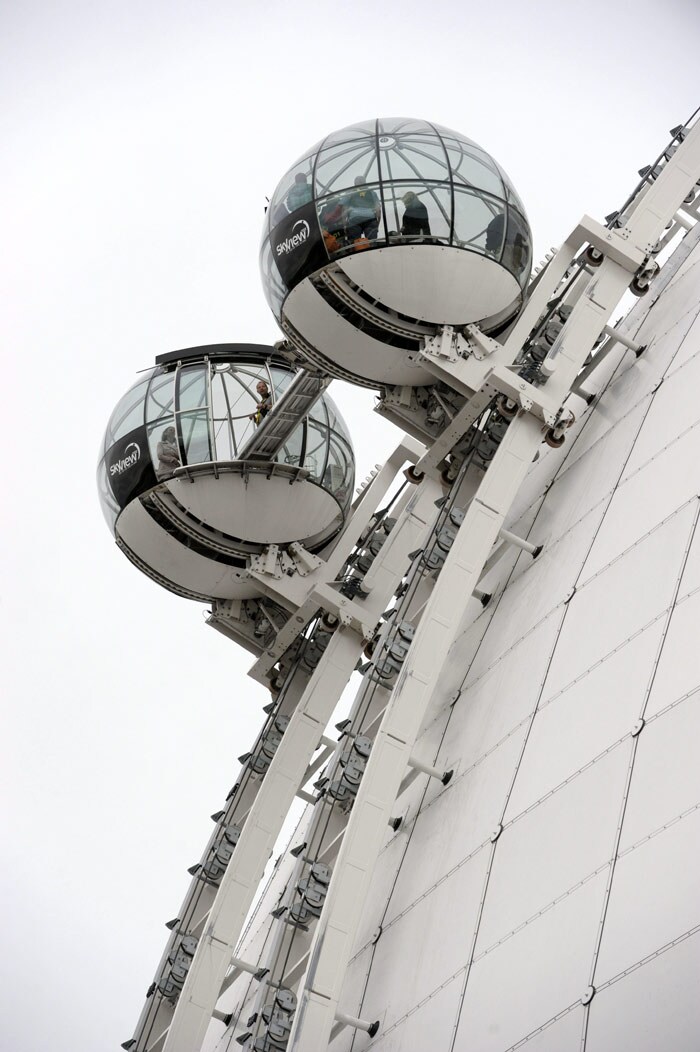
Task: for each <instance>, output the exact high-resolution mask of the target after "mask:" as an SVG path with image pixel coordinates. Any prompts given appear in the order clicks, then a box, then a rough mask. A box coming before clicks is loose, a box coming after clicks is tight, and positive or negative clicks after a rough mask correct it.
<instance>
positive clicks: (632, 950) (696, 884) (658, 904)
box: [593, 810, 700, 986]
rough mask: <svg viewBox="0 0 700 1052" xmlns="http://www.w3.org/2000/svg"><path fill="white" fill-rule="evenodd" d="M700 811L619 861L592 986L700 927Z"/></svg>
mask: <svg viewBox="0 0 700 1052" xmlns="http://www.w3.org/2000/svg"><path fill="white" fill-rule="evenodd" d="M699 837H700V810H698V811H693V812H692V813H691V814H689V815H687V816H686V817H685V818H683V819H681V820H680V821H679V822H676V824H675V825H672V826H670V827H669V828H668V829H665V830H664V831H663V832H662V833H659V834H658V835H657V836H655V837H652V838H651V839H650V840H646V841H644V842H643V843H642V844H640V846H639V847H636V848H635V849H634V851H630V852H629V853H628V854H626V855H623V856H622V857H621V858H620V859H618V861H617V864H616V866H615V873H614V877H613V884H612V893H611V896H610V902H609V905H608V910H607V914H606V917H605V926H604V928H603V941H602V943H601V947H600V955H599V957H598V962H597V965H596V970H595V978H594V980H593V981H594V985H595V986H599V985H600V984H601V983H604V982H606V981H607V980H608V979H612V978H613V976H615V975H617V974H618V973H619V972H622V971H624V970H625V969H626V968H630V967H631V966H632V965H633V964H636V963H637V962H638V961H640V960H642V958H644V957H646V956H647V955H648V954H650V953H655V952H656V951H657V950H658V949H659V947H661V946H665V945H666V943H668V942H672V941H673V940H674V939H677V938H678V937H679V936H680V935H683V934H684V933H685V932H687V931H688V930H689V929H690V928H694V927H695V926H696V925H697V924H700V895H698V888H700V851H698V842H699V840H698V838H699Z"/></svg>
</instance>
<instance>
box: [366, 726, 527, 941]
mask: <svg viewBox="0 0 700 1052" xmlns="http://www.w3.org/2000/svg"><path fill="white" fill-rule="evenodd" d="M525 733H526V728H524V727H522V728H520V729H519V730H518V731H517V733H515V734H513V735H512V737H510V738H508V739H507V740H506V741H505V742H503V744H502V745H500V746H499V747H498V748H497V749H495V750H494V751H493V752H491V753H489V754H488V755H487V756H486V757H485V758H484V759H483V760H482V761H481V763H479V764H477V765H476V766H475V767H472V768H471V769H470V770H468V771H467V773H466V774H464V775H460V774H459V773H458V774H457V775H455V777H454V778H453V780H452V782H451V783H450V784H449V786H448V787H447V790H446V791H445V792H443V793H442V794H441V795H440V796H439V797H438V798H437V799H436V800H435V802H434V803H433V805H432V806H431V807H429V808H428V809H427V810H426V811H424V812H422V813H421V814H420V815H419V816H418V819H417V822H416V828H415V832H414V833H413V835H412V837H411V840H410V842H409V846H408V851H407V852H406V855H405V858H404V861H403V864H402V866H401V872H400V873H399V877H398V880H397V882H396V888H395V890H394V893H393V895H392V897H391V901H390V903H389V908H388V910H387V921H389V920H391V919H393V918H394V917H395V916H396V915H397V914H398V913H401V912H402V911H403V910H405V909H406V907H407V906H409V905H410V904H411V903H412V902H415V900H416V899H417V898H418V897H419V896H420V895H422V894H424V893H425V891H426V890H427V889H428V888H430V887H432V886H433V885H434V884H435V883H436V882H437V881H438V880H439V879H440V878H441V877H442V876H444V875H445V874H446V873H450V872H451V871H452V869H453V868H454V867H455V866H457V865H459V864H460V863H463V862H464V860H465V859H466V858H468V857H469V856H470V855H472V854H473V853H474V852H475V851H476V850H477V849H478V848H480V846H481V845H482V844H484V843H485V842H487V841H488V839H489V837H490V835H491V833H492V832H493V830H494V829H495V828H496V826H497V825H498V824H499V822H500V821H501V815H502V814H503V808H504V806H505V802H506V796H507V793H508V790H509V788H510V785H511V782H512V779H513V772H514V770H515V765H516V763H517V760H518V757H519V755H520V751H521V749H522V742H523V739H524V736H525ZM456 816H459V819H457V817H456Z"/></svg>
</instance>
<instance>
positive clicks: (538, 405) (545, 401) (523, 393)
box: [489, 365, 561, 427]
mask: <svg viewBox="0 0 700 1052" xmlns="http://www.w3.org/2000/svg"><path fill="white" fill-rule="evenodd" d="M489 384H491V386H492V387H495V388H496V389H497V390H499V391H500V392H501V393H502V394H504V395H505V396H506V397H507V398H509V399H511V401H513V402H515V403H516V404H517V405H519V406H520V408H521V409H524V410H525V411H526V412H527V413H532V414H533V415H534V416H537V417H539V418H540V420H543V421H544V423H545V424H547V426H548V427H553V426H554V423H555V421H556V419H557V415H558V413H559V411H560V409H561V406H559V405H557V404H556V403H555V402H554V401H553V400H552V399H551V398H548V397H547V395H546V393H545V391H544V390H542V389H541V388H539V387H533V385H532V384H530V383H528V382H527V380H523V378H522V376H518V375H517V373H514V372H513V371H512V370H511V369H510V368H508V366H505V365H498V366H496V368H495V369H492V370H491V372H490V373H489Z"/></svg>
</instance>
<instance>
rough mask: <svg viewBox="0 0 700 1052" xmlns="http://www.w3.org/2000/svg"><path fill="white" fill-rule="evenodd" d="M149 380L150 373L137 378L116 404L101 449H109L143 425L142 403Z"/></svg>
mask: <svg viewBox="0 0 700 1052" xmlns="http://www.w3.org/2000/svg"><path fill="white" fill-rule="evenodd" d="M150 379H151V371H150V370H149V372H147V373H145V374H142V375H141V376H139V378H138V380H137V381H136V383H135V384H134V385H133V386H132V387H130V388H129V390H128V391H127V392H126V394H125V395H124V397H123V398H120V399H119V401H118V402H117V404H116V406H115V408H114V410H113V412H112V415H111V416H110V418H109V423H108V424H107V428H106V430H105V437H104V442H103V449H104V450H105V451H106V450H108V449H110V448H111V447H112V446H113V445H114V443H115V442H118V441H119V439H120V438H124V436H125V435H128V434H129V432H130V431H133V430H134V429H135V428H137V427H140V426H141V425H142V424H143V402H144V398H145V397H146V390H147V388H148V383H149V381H150Z"/></svg>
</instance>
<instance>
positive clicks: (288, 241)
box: [277, 219, 310, 256]
mask: <svg viewBox="0 0 700 1052" xmlns="http://www.w3.org/2000/svg"><path fill="white" fill-rule="evenodd" d="M297 227H299V229H298V230H297ZM309 233H310V230H309V224H308V223H307V222H306V220H305V219H297V221H296V223H295V224H294V226H293V227H292V232H291V234H290V235H289V237H288V238H285V240H284V241H280V243H279V245H278V246H277V255H278V256H286V255H287V253H289V252H293V251H294V249H295V248H298V247H299V245H303V244H304V242H305V241H308V238H309Z"/></svg>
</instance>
